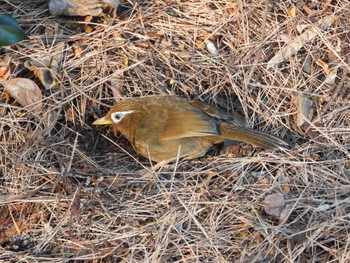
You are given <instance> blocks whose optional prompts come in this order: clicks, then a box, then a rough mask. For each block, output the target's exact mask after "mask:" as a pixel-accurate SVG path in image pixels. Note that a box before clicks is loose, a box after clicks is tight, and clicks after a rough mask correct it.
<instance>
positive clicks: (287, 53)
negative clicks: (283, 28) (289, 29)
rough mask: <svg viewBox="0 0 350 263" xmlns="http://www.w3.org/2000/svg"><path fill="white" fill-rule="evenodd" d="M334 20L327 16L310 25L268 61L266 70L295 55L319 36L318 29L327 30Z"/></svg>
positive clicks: (333, 17)
mask: <svg viewBox="0 0 350 263" xmlns="http://www.w3.org/2000/svg"><path fill="white" fill-rule="evenodd" d="M334 20H335V16H334V15H329V16H327V17H325V18H322V19H320V20H319V21H318V22H317V23H316V25H311V27H310V29H308V30H305V32H303V33H302V34H300V35H299V36H296V37H294V38H291V40H290V41H289V42H288V43H286V44H285V46H283V47H282V48H281V50H280V51H278V52H277V53H276V55H275V56H274V57H273V58H272V59H270V61H269V62H268V63H267V68H268V69H269V68H271V67H273V66H275V65H277V64H278V63H281V62H283V61H285V60H287V59H288V58H290V57H291V56H293V55H294V54H296V53H297V52H298V51H299V50H300V49H301V48H302V47H304V45H305V44H306V43H308V42H310V41H311V40H313V39H314V38H315V37H316V36H318V35H319V28H321V29H327V28H328V27H330V26H331V25H332V23H333V21H334ZM318 27H319V28H318Z"/></svg>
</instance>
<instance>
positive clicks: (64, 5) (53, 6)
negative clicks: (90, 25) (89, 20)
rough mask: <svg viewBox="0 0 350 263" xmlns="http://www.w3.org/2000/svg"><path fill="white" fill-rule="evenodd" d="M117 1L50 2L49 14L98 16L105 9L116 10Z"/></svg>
mask: <svg viewBox="0 0 350 263" xmlns="http://www.w3.org/2000/svg"><path fill="white" fill-rule="evenodd" d="M119 4H120V1H119V0H102V1H101V0H50V2H49V9H50V13H51V14H52V15H54V16H59V15H67V16H88V15H90V16H99V15H101V14H102V13H103V10H104V9H105V8H108V7H111V8H114V9H117V8H118V6H119Z"/></svg>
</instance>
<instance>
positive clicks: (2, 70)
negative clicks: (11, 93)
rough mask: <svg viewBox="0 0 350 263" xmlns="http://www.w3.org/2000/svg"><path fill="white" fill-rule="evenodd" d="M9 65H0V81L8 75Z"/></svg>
mask: <svg viewBox="0 0 350 263" xmlns="http://www.w3.org/2000/svg"><path fill="white" fill-rule="evenodd" d="M10 73H11V71H10V67H6V66H0V81H4V80H7V79H8V77H9V76H10Z"/></svg>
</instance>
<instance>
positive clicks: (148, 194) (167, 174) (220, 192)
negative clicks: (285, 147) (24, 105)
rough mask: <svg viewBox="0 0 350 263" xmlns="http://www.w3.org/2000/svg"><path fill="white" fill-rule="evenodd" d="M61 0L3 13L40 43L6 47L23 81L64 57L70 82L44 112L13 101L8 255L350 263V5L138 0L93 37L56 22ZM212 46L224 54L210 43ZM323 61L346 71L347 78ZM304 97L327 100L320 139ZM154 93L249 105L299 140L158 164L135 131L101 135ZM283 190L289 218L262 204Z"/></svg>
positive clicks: (4, 106) (256, 120)
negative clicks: (28, 65)
mask: <svg viewBox="0 0 350 263" xmlns="http://www.w3.org/2000/svg"><path fill="white" fill-rule="evenodd" d="M46 2H47V1H39V0H35V1H34V0H29V1H2V3H1V5H0V12H1V13H10V14H12V15H13V16H14V17H15V18H16V19H17V20H18V21H19V22H20V23H21V24H22V25H23V27H24V29H25V31H26V33H27V34H28V35H30V37H31V40H29V41H25V42H22V43H20V44H18V45H17V47H18V49H11V48H3V49H1V50H0V52H1V53H0V54H1V55H4V54H8V55H9V56H11V57H12V61H13V62H14V65H15V67H14V71H13V74H12V77H30V78H32V79H33V80H35V81H36V82H37V83H38V84H39V85H40V83H39V81H38V80H37V79H36V78H35V77H33V75H32V73H31V72H29V71H28V70H26V69H25V68H24V66H23V63H24V62H25V61H26V60H28V59H42V58H45V57H48V56H55V55H59V56H60V60H59V62H60V63H59V68H58V71H57V73H55V74H56V75H55V76H56V78H57V82H58V83H59V85H57V87H55V88H52V89H44V88H43V87H42V86H41V87H42V93H43V97H44V101H43V103H44V106H43V107H44V110H43V112H42V113H41V114H40V116H37V117H33V116H31V115H29V114H23V113H25V111H23V109H21V107H20V106H19V105H18V104H16V103H13V101H11V100H6V101H4V100H3V101H2V102H1V108H0V139H1V144H0V165H1V174H0V175H1V177H0V180H1V182H0V194H1V196H0V198H1V199H0V209H1V213H0V222H1V229H0V234H1V236H0V241H1V245H0V260H3V261H7V262H8V261H10V260H12V261H13V262H47V261H50V262H51V261H57V262H64V261H69V260H70V261H71V262H81V261H82V260H85V261H92V260H93V259H96V261H94V262H99V261H104V262H349V260H350V249H349V245H350V239H349V230H350V221H349V220H350V216H349V213H350V194H349V190H350V158H349V156H350V153H349V150H350V131H349V127H350V111H349V108H350V104H349V101H350V89H349V74H348V69H349V56H348V53H349V50H350V49H349V43H350V42H349V29H350V17H349V8H350V4H349V3H348V2H347V1H325V0H324V1H305V5H306V6H307V7H309V8H310V9H311V10H312V11H313V12H311V13H310V14H308V13H307V12H306V11H307V9H305V7H303V5H302V4H298V5H297V6H296V7H297V10H298V16H297V17H292V16H290V15H289V13H288V12H289V10H290V9H291V7H292V6H293V3H292V1H280V2H279V1H276V2H273V1H271V2H270V3H267V2H264V1H257V0H252V1H247V0H242V1H213V0H209V1H159V0H155V1H135V2H138V3H132V2H131V1H129V2H124V3H123V5H124V13H123V14H119V16H118V18H116V19H113V18H110V17H106V18H103V19H102V18H101V19H97V20H96V21H95V20H94V23H92V26H93V27H94V30H93V31H92V32H91V33H85V31H84V28H85V26H84V22H82V20H81V19H77V18H67V17H52V16H50V14H49V12H48V6H47V3H46ZM180 2H181V3H180ZM332 15H334V16H335V17H334V21H333V22H332V25H331V26H330V27H329V28H327V29H320V28H319V30H318V31H317V32H318V34H317V36H316V37H315V38H314V39H312V40H311V41H309V42H307V43H304V44H303V47H302V49H300V50H299V51H298V52H297V54H295V55H292V56H291V57H289V58H286V59H285V60H284V62H282V63H279V64H278V65H274V66H273V67H271V68H268V67H267V62H268V61H269V60H270V59H271V58H272V57H273V56H274V55H275V54H276V53H277V52H278V51H279V50H281V48H283V46H285V42H284V40H285V39H286V38H288V39H290V40H291V39H294V38H295V37H296V36H298V35H300V33H301V32H299V31H298V30H297V28H298V26H300V25H309V26H310V25H315V24H316V23H317V21H319V20H320V19H321V18H324V17H327V16H332ZM118 34H119V36H120V37H119V38H117V37H116V36H118ZM211 36H213V38H211V39H212V40H211V41H212V42H213V43H214V44H215V46H216V47H217V49H218V52H219V57H218V58H214V57H212V56H211V54H210V53H209V52H208V50H207V49H206V48H205V46H203V41H204V40H205V39H207V38H208V37H211ZM59 43H63V44H61V45H60V44H59ZM73 44H75V45H77V46H79V47H81V48H82V50H83V55H82V56H81V57H75V56H74V54H73V51H72V45H73ZM336 52H338V53H337V54H339V55H340V59H338V60H336V61H335V62H334V63H333V64H331V62H330V57H331V55H330V54H333V53H336ZM317 59H322V60H323V61H325V62H328V63H329V64H330V65H331V67H332V68H337V67H338V72H337V78H336V79H335V83H334V84H327V83H326V81H325V80H326V77H327V75H326V74H325V71H324V69H323V68H322V67H321V66H320V65H318V64H317V63H316V61H317ZM126 60H128V63H126ZM306 66H308V69H307V70H304V69H305V67H306ZM337 87H338V88H337ZM2 91H3V89H2V87H1V86H0V92H2ZM300 92H303V94H307V95H308V96H310V97H311V98H312V99H313V100H314V101H315V103H314V105H315V107H314V114H313V117H312V119H311V123H310V125H309V126H310V127H311V129H310V130H311V131H312V132H310V131H307V130H306V129H305V128H304V129H302V128H298V127H297V126H296V124H295V123H296V121H295V119H296V106H295V105H296V104H295V99H296V96H297V94H298V93H300ZM150 94H179V95H182V96H185V97H191V98H198V99H200V100H203V101H205V102H208V103H212V104H214V105H217V106H218V107H220V108H222V109H225V110H227V111H229V112H232V111H234V110H235V109H236V108H237V101H239V102H240V104H242V105H243V107H242V111H243V112H244V115H245V116H246V121H247V124H248V125H249V126H250V127H255V128H257V129H260V130H265V131H268V132H270V133H273V134H276V135H279V136H281V137H285V138H288V139H289V140H291V142H292V143H293V144H294V145H295V146H294V148H293V150H292V151H290V152H270V151H261V150H260V151H259V150H253V148H252V147H246V146H242V148H241V150H240V152H238V153H237V152H234V153H231V154H230V155H227V154H226V155H225V154H220V153H219V152H211V153H209V154H208V155H207V156H206V157H203V158H201V159H199V160H194V161H186V160H181V161H179V162H178V163H176V164H171V165H167V166H165V167H162V168H160V169H155V168H153V167H152V166H151V165H150V163H149V161H147V160H145V159H143V158H141V157H138V156H136V154H135V153H134V152H133V150H132V149H131V147H130V145H129V144H128V143H127V142H126V141H125V139H123V138H122V137H121V138H114V137H113V135H112V134H110V133H108V134H107V135H106V136H105V135H102V134H106V130H105V129H101V130H97V129H96V128H95V127H91V123H92V121H93V120H94V119H96V118H97V117H98V116H101V115H102V114H104V113H105V112H106V111H107V109H108V105H112V104H113V103H115V100H114V99H113V97H117V96H119V97H129V96H145V95H150ZM3 98H4V96H3ZM108 138H112V139H108ZM113 141H116V142H117V143H113ZM273 193H282V194H283V195H284V196H285V198H286V209H285V211H284V213H286V214H287V216H286V217H284V218H281V220H279V219H278V218H277V217H274V216H270V215H268V214H267V213H266V212H265V211H264V208H263V206H262V203H263V200H264V198H265V197H266V196H268V195H270V194H273Z"/></svg>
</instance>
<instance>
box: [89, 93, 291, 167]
mask: <svg viewBox="0 0 350 263" xmlns="http://www.w3.org/2000/svg"><path fill="white" fill-rule="evenodd" d="M216 112H217V111H216V109H215V108H213V107H208V106H207V105H206V104H204V103H201V102H199V101H189V100H186V99H184V98H181V97H177V96H153V97H144V98H129V99H125V100H123V101H121V102H119V103H118V104H117V105H115V106H113V107H112V108H111V109H110V110H109V112H108V113H107V115H106V116H105V117H103V118H100V119H98V120H96V121H95V122H94V123H93V124H94V125H103V124H110V125H111V127H112V130H113V132H114V133H115V134H116V133H117V132H120V133H122V134H123V135H124V136H125V137H126V138H127V139H128V140H129V141H130V143H131V144H132V146H133V147H134V149H135V151H136V152H138V153H139V154H141V155H143V156H144V157H146V158H149V159H151V160H152V161H155V162H160V161H172V160H175V159H176V158H178V157H180V158H181V157H185V158H187V159H193V158H198V157H200V156H203V155H204V154H205V153H206V152H207V150H208V149H209V148H210V147H211V146H212V145H213V144H217V143H221V142H223V141H224V140H237V141H242V142H246V143H249V144H253V145H255V146H260V147H263V148H268V149H276V148H286V149H287V148H289V145H288V143H286V142H285V141H284V140H282V139H280V138H278V137H276V136H273V135H270V134H267V133H265V132H260V131H255V130H252V129H249V128H245V127H241V126H236V125H233V124H229V123H227V122H222V121H220V120H219V119H217V118H216Z"/></svg>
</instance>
